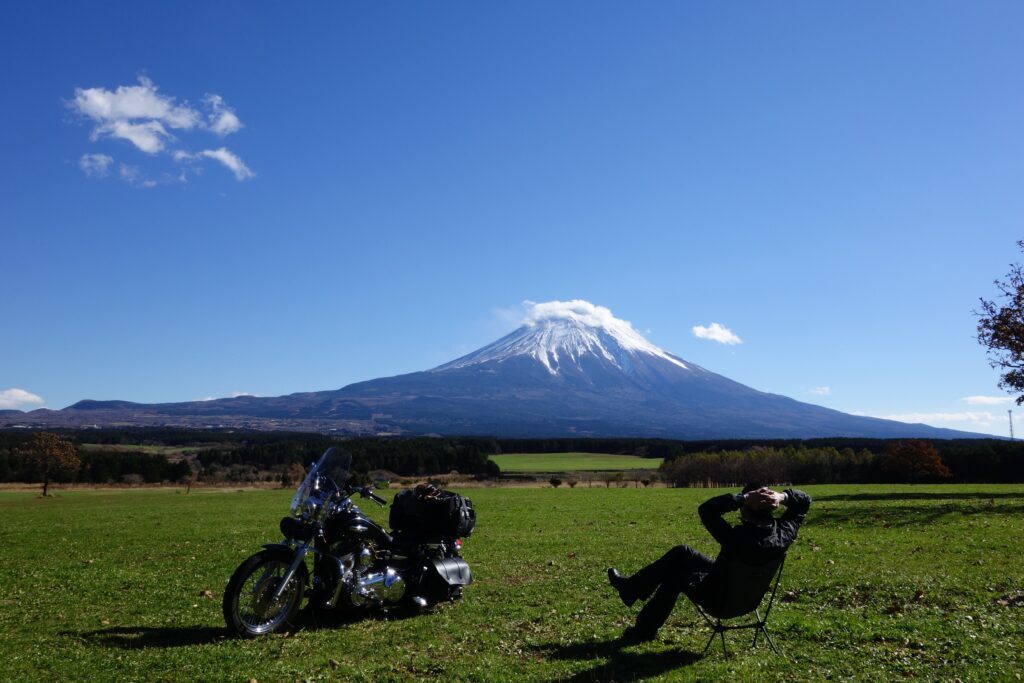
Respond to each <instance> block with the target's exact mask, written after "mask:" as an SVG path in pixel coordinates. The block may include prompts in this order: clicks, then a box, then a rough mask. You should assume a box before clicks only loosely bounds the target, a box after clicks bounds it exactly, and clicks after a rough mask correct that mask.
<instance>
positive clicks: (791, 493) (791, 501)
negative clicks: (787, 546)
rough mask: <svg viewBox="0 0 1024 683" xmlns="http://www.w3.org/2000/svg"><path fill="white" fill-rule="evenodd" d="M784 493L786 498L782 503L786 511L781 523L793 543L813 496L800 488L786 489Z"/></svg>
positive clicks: (780, 519)
mask: <svg viewBox="0 0 1024 683" xmlns="http://www.w3.org/2000/svg"><path fill="white" fill-rule="evenodd" d="M782 495H784V496H785V497H786V498H785V500H782V501H780V504H782V505H785V506H786V511H785V512H784V513H783V514H782V517H780V518H779V525H780V526H781V527H783V528H784V529H785V530H786V532H787V535H788V536H789V542H790V543H792V542H793V539H795V538H796V532H797V529H799V528H800V525H801V524H803V523H804V516H805V515H806V514H807V511H808V510H809V509H810V507H811V497H810V496H808V495H807V494H806V493H804V492H803V491H801V490H799V489H786V490H785V491H783V493H782Z"/></svg>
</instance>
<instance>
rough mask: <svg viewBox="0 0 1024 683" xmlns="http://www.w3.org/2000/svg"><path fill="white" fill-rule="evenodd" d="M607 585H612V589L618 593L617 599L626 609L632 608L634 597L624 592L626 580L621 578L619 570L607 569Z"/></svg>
mask: <svg viewBox="0 0 1024 683" xmlns="http://www.w3.org/2000/svg"><path fill="white" fill-rule="evenodd" d="M608 583H610V584H611V585H612V588H614V589H615V590H616V591H618V593H619V599H620V600H622V603H623V604H624V605H625V606H626V607H632V606H633V603H634V602H636V597H635V596H633V595H631V594H630V593H629V591H627V590H626V583H627V581H626V578H625V577H623V576H622V574H619V570H618V569H616V568H615V567H609V568H608Z"/></svg>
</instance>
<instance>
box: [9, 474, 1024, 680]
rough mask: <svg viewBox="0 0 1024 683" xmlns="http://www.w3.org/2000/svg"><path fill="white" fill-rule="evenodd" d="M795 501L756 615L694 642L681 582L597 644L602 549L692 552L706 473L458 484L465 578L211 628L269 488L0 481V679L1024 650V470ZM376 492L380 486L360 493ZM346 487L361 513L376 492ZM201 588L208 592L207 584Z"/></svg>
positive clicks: (413, 671) (604, 626)
mask: <svg viewBox="0 0 1024 683" xmlns="http://www.w3.org/2000/svg"><path fill="white" fill-rule="evenodd" d="M801 488H804V490H806V491H808V492H809V493H810V494H811V495H812V496H813V497H814V499H815V502H814V505H813V506H812V508H811V513H810V515H809V516H808V518H807V522H806V524H805V526H804V528H803V529H802V530H801V532H800V538H799V539H798V540H797V543H796V545H795V546H794V547H793V548H792V550H791V551H790V554H789V559H788V561H787V563H786V569H785V574H784V575H783V578H782V585H781V588H780V597H781V598H782V599H781V600H780V601H778V602H777V603H776V606H775V608H773V610H772V614H771V619H770V624H769V628H770V630H771V632H772V634H773V637H774V638H775V641H776V643H777V644H778V646H779V648H780V649H781V650H782V652H783V653H784V654H785V656H784V657H780V656H774V655H771V654H770V653H769V651H768V650H767V649H766V648H764V647H763V646H759V647H758V649H756V650H752V649H750V647H749V643H750V640H749V638H748V637H746V636H742V637H741V636H736V637H733V638H731V639H730V641H729V642H730V648H731V650H732V651H734V652H735V656H734V657H732V658H730V659H724V658H723V657H722V656H721V653H720V651H718V650H712V652H711V653H710V654H709V655H708V656H707V657H702V656H701V654H700V652H701V650H702V648H703V647H704V643H705V641H706V639H707V636H708V631H707V629H706V627H705V626H704V625H703V622H702V621H701V620H700V618H699V616H698V615H697V613H696V611H695V610H694V608H693V606H692V605H690V604H689V603H688V602H687V601H686V600H685V599H681V600H680V602H679V604H678V605H677V607H676V611H675V613H674V614H673V616H672V617H671V618H670V619H669V622H668V624H667V625H666V627H665V628H664V629H663V630H662V632H661V633H660V638H659V639H658V640H657V641H655V642H651V643H646V644H643V645H640V646H632V647H627V648H624V649H619V648H617V647H616V645H615V642H614V640H615V638H616V637H617V636H618V635H619V633H621V631H622V629H623V628H624V627H625V626H626V625H628V624H629V623H631V622H632V620H633V619H634V618H635V616H636V612H637V607H634V608H632V609H627V608H625V607H624V606H623V605H622V604H621V602H619V600H618V599H617V598H616V596H615V595H614V594H613V593H612V591H611V590H610V589H609V588H608V585H607V582H606V578H605V569H606V567H608V566H611V565H614V566H618V567H619V568H620V569H622V570H623V571H624V572H632V571H635V570H636V569H638V568H640V567H641V566H643V565H644V564H645V563H647V562H650V561H651V560H654V559H656V558H657V557H659V556H660V555H661V553H662V552H664V551H665V550H666V549H667V548H669V547H671V546H672V545H674V544H677V543H689V544H692V545H694V546H695V547H697V548H698V549H699V550H702V551H703V552H706V553H714V552H715V550H716V546H715V543H714V542H713V541H712V539H711V538H710V536H709V535H708V534H707V532H706V531H705V530H704V529H703V527H702V526H701V524H700V521H699V519H698V517H697V511H696V508H697V505H698V504H699V503H701V502H702V501H703V500H705V499H707V498H708V497H709V496H711V495H715V494H717V493H720V492H721V490H711V491H709V490H706V489H705V490H700V489H668V488H657V489H635V488H618V487H612V488H610V489H606V488H604V487H601V488H593V489H591V488H581V487H577V488H575V489H568V488H566V487H560V488H550V487H549V488H537V489H511V488H508V489H503V488H473V489H466V490H463V491H462V492H463V493H465V494H466V495H468V496H470V497H471V498H472V499H473V501H474V503H475V505H476V509H477V514H478V526H477V530H476V532H475V533H474V534H473V535H472V536H471V537H469V538H468V539H466V542H465V547H464V555H465V557H466V559H467V560H468V561H469V563H470V564H471V566H472V568H473V576H474V582H473V584H472V585H471V586H469V587H468V589H467V590H466V597H465V600H464V601H462V602H459V603H455V604H450V605H445V606H443V607H441V608H439V609H436V610H433V611H431V612H429V613H426V614H422V615H419V616H415V617H412V618H406V619H392V620H388V621H385V620H383V619H380V618H368V619H362V620H355V621H352V620H347V619H345V618H341V617H336V616H320V617H313V616H310V617H308V618H307V619H306V620H305V621H304V622H303V627H302V628H301V629H300V630H298V631H297V632H295V633H293V634H291V635H289V636H287V637H285V636H271V637H267V638H263V639H260V640H255V641H243V640H238V639H234V638H228V637H226V631H225V629H224V626H223V622H222V618H221V613H220V600H221V597H222V591H223V589H224V585H225V583H226V582H227V580H228V577H229V576H230V574H231V572H232V571H233V570H234V568H235V567H236V566H237V565H238V563H239V562H241V561H242V559H243V558H245V557H246V556H248V555H249V554H251V553H253V552H255V551H257V550H258V549H259V547H260V545H261V544H262V543H267V542H274V541H277V540H278V539H279V535H278V534H279V532H278V531H277V523H278V520H279V518H280V517H281V516H282V514H284V513H285V511H286V510H287V506H288V501H289V499H290V498H291V493H292V492H291V491H287V490H278V491H245V492H236V491H210V490H196V489H193V491H192V493H191V494H188V495H185V494H184V493H183V491H182V490H180V489H178V490H175V489H148V490H141V489H138V490H116V491H67V490H58V491H57V494H58V495H57V496H56V497H53V498H50V499H41V498H39V497H38V495H37V494H36V493H32V492H0V516H2V517H0V518H2V519H3V522H2V524H0V540H2V542H3V546H4V552H3V553H0V601H2V604H3V609H2V610H0V680H2V681H69V680H73V681H243V682H244V681H248V680H250V679H255V680H257V681H259V682H260V683H269V682H271V681H306V680H311V681H367V682H369V681H409V680H415V681H421V680H435V681H558V680H564V681H611V680H616V681H623V680H655V681H661V680H664V681H691V680H692V681H697V680H700V681H708V680H729V681H737V680H738V681H773V680H796V681H815V680H826V679H830V680H858V681H860V680H879V681H889V680H903V679H905V678H917V679H920V680H949V681H952V680H954V679H957V678H959V679H960V680H962V681H993V680H1016V678H1015V675H1016V674H1017V673H1020V672H1022V671H1024V654H1022V649H1021V647H1020V644H1021V642H1024V565H1022V563H1021V561H1020V559H1021V554H1020V539H1021V538H1022V537H1024V486H1022V485H1001V486H1000V485H969V486H968V485H963V486H805V487H801ZM381 493H383V494H385V495H386V496H387V497H388V498H390V497H391V496H392V495H393V493H394V491H381ZM363 509H364V510H365V511H366V512H367V513H368V514H370V515H371V516H373V517H374V518H375V519H377V520H386V518H387V510H386V509H381V508H378V507H376V506H373V505H371V504H367V505H364V506H363ZM206 591H210V593H209V594H207V593H206Z"/></svg>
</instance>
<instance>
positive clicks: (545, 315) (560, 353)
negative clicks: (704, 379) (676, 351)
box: [434, 299, 689, 375]
mask: <svg viewBox="0 0 1024 683" xmlns="http://www.w3.org/2000/svg"><path fill="white" fill-rule="evenodd" d="M525 305H526V306H527V313H526V316H525V318H524V319H523V320H522V326H521V327H519V328H518V329H517V330H515V331H514V332H512V333H511V334H508V335H506V336H504V337H502V338H501V339H499V340H498V341H496V342H494V343H492V344H489V345H487V346H485V347H483V348H481V349H478V350H477V351H474V352H473V353H471V354H469V355H466V356H463V357H462V358H458V359H456V360H454V361H452V362H450V363H446V364H444V365H442V366H440V367H437V368H435V369H434V370H435V371H445V370H454V369H458V368H466V367H469V366H472V365H478V364H482V363H489V362H502V361H506V360H509V359H512V358H518V357H524V356H525V357H529V358H533V359H534V360H536V361H537V362H539V363H540V364H542V365H543V366H544V367H545V368H547V371H548V372H549V373H551V374H552V375H557V374H559V372H560V371H561V370H562V369H564V368H565V367H566V366H571V367H575V368H579V367H580V362H581V361H582V360H583V359H584V358H597V359H599V360H602V361H604V362H607V363H610V364H612V365H613V366H614V367H616V368H618V369H619V370H622V371H626V372H628V371H629V369H630V368H631V367H633V365H634V364H635V360H636V358H637V356H640V355H646V356H654V357H656V358H660V359H662V360H664V361H667V362H669V363H671V364H673V365H676V366H678V367H680V368H682V369H683V370H687V369H689V368H687V366H686V364H685V363H684V362H683V361H682V360H680V359H679V358H676V357H675V356H673V355H672V354H670V353H667V352H666V351H664V350H663V349H661V348H658V347H657V346H655V345H654V344H652V343H651V342H649V341H647V340H646V339H645V338H644V337H643V336H642V335H641V334H640V333H639V332H637V331H636V330H634V329H633V326H632V325H631V324H630V323H629V322H628V321H625V320H620V319H619V318H616V317H615V316H614V315H612V312H611V311H610V310H609V309H607V308H605V307H604V306H595V305H594V304H592V303H590V302H589V301H583V300H581V299H574V300H572V301H548V302H545V303H534V302H532V301H528V302H526V304H525Z"/></svg>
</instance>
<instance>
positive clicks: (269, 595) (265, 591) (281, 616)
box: [223, 549, 309, 638]
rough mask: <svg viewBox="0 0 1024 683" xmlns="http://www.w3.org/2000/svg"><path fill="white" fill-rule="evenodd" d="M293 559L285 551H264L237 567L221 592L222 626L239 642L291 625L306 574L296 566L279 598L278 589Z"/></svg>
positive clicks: (300, 598)
mask: <svg viewBox="0 0 1024 683" xmlns="http://www.w3.org/2000/svg"><path fill="white" fill-rule="evenodd" d="M294 558H295V556H294V555H293V554H292V553H290V552H288V551H287V550H283V549H282V550H264V551H262V552H259V553H256V554H255V555H253V556H252V557H250V558H249V559H247V560H246V561H245V562H243V563H242V564H240V565H239V566H238V569H236V570H235V573H234V574H232V575H231V580H230V581H228V585H227V588H225V589H224V604H223V608H224V622H225V623H226V624H227V626H228V628H229V629H230V630H231V631H233V632H234V633H236V634H238V635H240V636H242V637H243V638H254V637H256V636H261V635H264V634H267V633H274V632H276V631H282V630H284V629H285V628H287V627H288V626H291V625H293V621H294V619H295V614H296V613H297V612H298V611H299V605H300V604H301V603H302V596H303V594H304V593H305V590H306V579H307V578H308V575H309V574H308V572H307V570H306V565H305V563H303V564H300V565H299V567H298V569H297V570H296V571H295V574H294V575H292V578H291V579H290V580H289V581H288V585H287V586H286V587H285V589H284V591H283V592H282V593H281V596H280V597H279V598H277V599H276V600H275V599H274V594H275V593H276V592H277V589H278V587H279V586H280V585H281V579H283V578H284V575H285V573H286V572H287V571H288V567H290V566H291V563H292V560H293V559H294Z"/></svg>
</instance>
